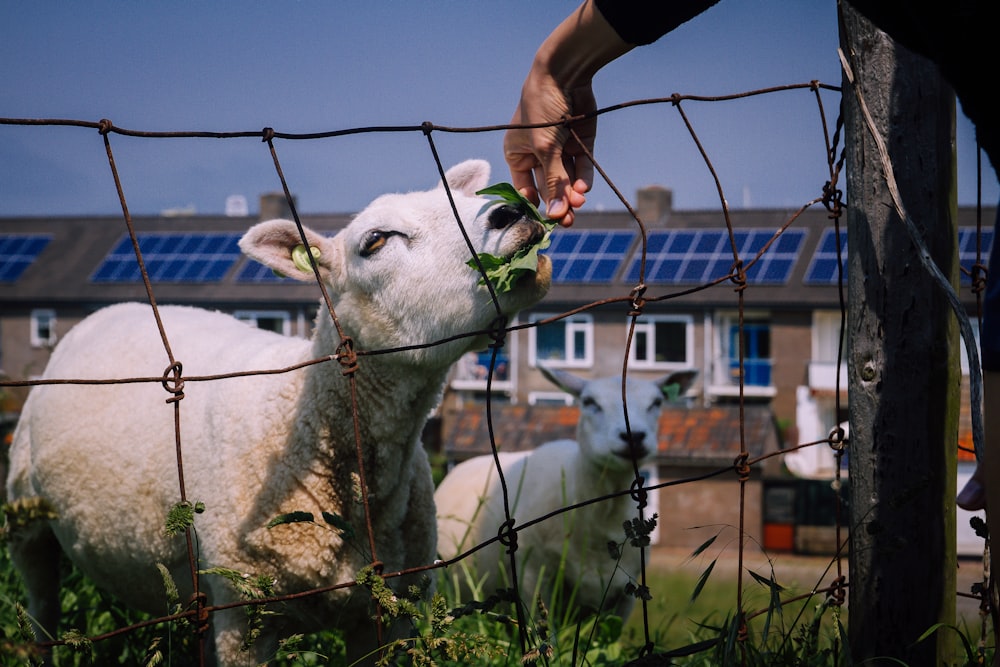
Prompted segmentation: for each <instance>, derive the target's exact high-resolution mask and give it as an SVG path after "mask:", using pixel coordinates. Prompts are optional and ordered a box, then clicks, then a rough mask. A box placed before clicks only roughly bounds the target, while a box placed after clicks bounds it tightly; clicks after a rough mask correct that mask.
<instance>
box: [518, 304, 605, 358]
mask: <svg viewBox="0 0 1000 667" xmlns="http://www.w3.org/2000/svg"><path fill="white" fill-rule="evenodd" d="M548 317H552V316H551V315H545V314H535V315H532V316H531V320H530V321H531V322H537V321H539V320H544V319H546V318H548ZM528 331H529V332H530V338H529V346H528V349H529V354H530V358H529V360H528V361H529V363H530V364H531V365H532V366H536V365H538V364H539V363H542V364H546V365H549V366H563V367H577V368H585V367H588V366H590V365H592V364H593V359H594V321H593V318H591V316H590V315H573V316H571V317H564V318H562V319H560V320H556V321H554V322H547V323H545V324H540V325H538V326H535V327H531V328H530V329H528Z"/></svg>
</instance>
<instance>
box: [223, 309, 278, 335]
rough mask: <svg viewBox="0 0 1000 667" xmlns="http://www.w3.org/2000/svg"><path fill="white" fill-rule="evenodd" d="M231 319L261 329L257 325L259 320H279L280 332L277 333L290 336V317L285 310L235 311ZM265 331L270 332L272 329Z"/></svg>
mask: <svg viewBox="0 0 1000 667" xmlns="http://www.w3.org/2000/svg"><path fill="white" fill-rule="evenodd" d="M233 317H235V318H236V319H238V320H240V321H241V322H246V323H247V324H249V325H250V326H253V327H257V328H261V327H260V325H259V324H258V320H260V319H264V318H267V319H279V320H281V331H279V332H278V333H280V334H282V335H285V336H290V335H291V334H292V315H291V313H289V312H288V311H286V310H237V311H236V312H234V313H233ZM266 331H272V329H267V330H266Z"/></svg>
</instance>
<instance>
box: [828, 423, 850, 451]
mask: <svg viewBox="0 0 1000 667" xmlns="http://www.w3.org/2000/svg"><path fill="white" fill-rule="evenodd" d="M827 439H828V440H829V441H830V447H831V448H833V450H834V451H837V452H840V451H843V449H844V447H845V446H846V445H847V433H845V432H844V428H843V427H842V426H840V425H837V427H836V428H834V429H833V430H832V431H830V435H829V436H827Z"/></svg>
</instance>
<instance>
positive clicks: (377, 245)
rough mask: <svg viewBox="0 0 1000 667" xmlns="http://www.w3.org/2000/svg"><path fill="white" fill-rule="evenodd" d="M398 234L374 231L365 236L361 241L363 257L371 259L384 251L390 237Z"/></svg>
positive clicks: (379, 230)
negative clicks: (383, 248)
mask: <svg viewBox="0 0 1000 667" xmlns="http://www.w3.org/2000/svg"><path fill="white" fill-rule="evenodd" d="M394 234H396V232H386V231H383V230H381V229H373V230H371V231H369V232H368V233H367V234H365V236H364V238H362V239H361V256H362V257H370V256H372V255H374V254H375V253H376V252H378V251H379V250H381V249H382V246H384V245H385V243H386V241H388V240H389V237H390V236H393V235H394Z"/></svg>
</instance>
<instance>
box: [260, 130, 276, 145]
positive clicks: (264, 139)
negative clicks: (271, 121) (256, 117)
mask: <svg viewBox="0 0 1000 667" xmlns="http://www.w3.org/2000/svg"><path fill="white" fill-rule="evenodd" d="M260 134H261V139H260V142H261V143H262V144H269V143H271V141H272V140H273V139H274V128H273V127H265V128H264V129H263V130H261V131H260Z"/></svg>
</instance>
